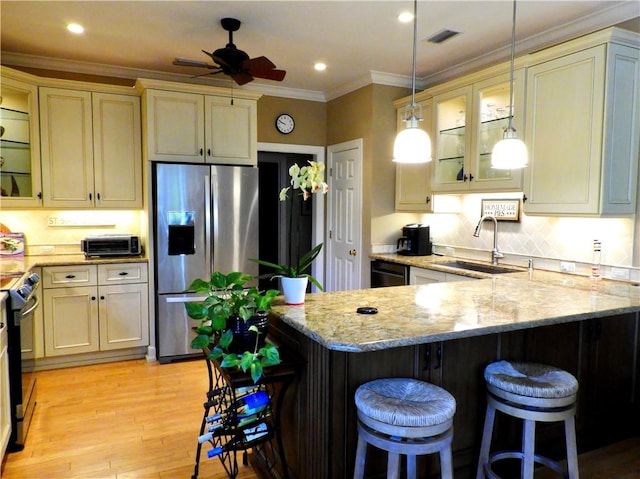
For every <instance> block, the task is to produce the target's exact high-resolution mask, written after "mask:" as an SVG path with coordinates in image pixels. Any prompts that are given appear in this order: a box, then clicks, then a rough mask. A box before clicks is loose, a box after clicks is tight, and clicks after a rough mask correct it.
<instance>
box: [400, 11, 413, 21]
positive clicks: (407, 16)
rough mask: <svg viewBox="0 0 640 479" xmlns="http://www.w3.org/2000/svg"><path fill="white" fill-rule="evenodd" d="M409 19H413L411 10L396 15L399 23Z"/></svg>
mask: <svg viewBox="0 0 640 479" xmlns="http://www.w3.org/2000/svg"><path fill="white" fill-rule="evenodd" d="M411 20H413V13H411V12H402V13H401V14H400V15H398V21H399V22H400V23H409V22H410V21H411Z"/></svg>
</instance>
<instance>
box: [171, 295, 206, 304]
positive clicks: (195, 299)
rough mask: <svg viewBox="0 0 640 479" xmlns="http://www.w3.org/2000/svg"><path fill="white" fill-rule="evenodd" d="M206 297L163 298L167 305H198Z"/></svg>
mask: <svg viewBox="0 0 640 479" xmlns="http://www.w3.org/2000/svg"><path fill="white" fill-rule="evenodd" d="M207 298H208V296H169V297H168V298H165V301H166V302H167V303H200V302H202V301H204V300H205V299H207Z"/></svg>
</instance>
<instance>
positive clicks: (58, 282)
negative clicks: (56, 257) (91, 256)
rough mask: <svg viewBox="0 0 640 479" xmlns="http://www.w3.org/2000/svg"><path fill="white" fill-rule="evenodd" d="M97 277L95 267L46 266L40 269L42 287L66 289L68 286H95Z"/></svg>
mask: <svg viewBox="0 0 640 479" xmlns="http://www.w3.org/2000/svg"><path fill="white" fill-rule="evenodd" d="M97 282H98V275H97V270H96V267H95V265H74V266H47V267H45V268H42V286H43V288H45V289H49V288H66V287H70V286H95V285H96V284H97Z"/></svg>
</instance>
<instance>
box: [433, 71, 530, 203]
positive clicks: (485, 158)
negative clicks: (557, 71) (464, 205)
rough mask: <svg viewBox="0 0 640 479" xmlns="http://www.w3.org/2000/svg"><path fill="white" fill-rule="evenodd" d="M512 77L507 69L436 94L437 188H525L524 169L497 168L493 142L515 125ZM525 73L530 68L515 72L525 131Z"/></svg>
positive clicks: (518, 116) (518, 119)
mask: <svg viewBox="0 0 640 479" xmlns="http://www.w3.org/2000/svg"><path fill="white" fill-rule="evenodd" d="M509 77H510V75H509V73H504V74H500V75H496V76H494V77H491V78H487V79H484V80H481V81H480V80H478V81H476V82H473V83H469V81H470V80H468V79H467V80H465V79H464V78H463V79H461V80H458V81H456V82H452V84H451V86H452V89H451V90H448V91H442V92H440V93H437V94H435V95H434V97H433V125H434V130H435V142H434V143H435V146H434V155H433V162H434V164H433V171H434V180H433V191H434V192H465V191H503V190H506V191H514V190H519V189H521V188H522V171H521V170H495V169H493V168H491V151H492V149H493V145H495V143H497V142H498V141H499V140H501V139H502V135H503V132H504V129H505V128H506V127H507V125H508V124H509ZM524 77H525V71H524V69H518V70H517V71H516V72H515V75H514V100H513V102H514V107H513V113H514V118H513V123H514V128H515V129H516V131H517V132H518V134H519V135H523V133H524V128H523V112H524V95H525V89H524V85H525V83H524ZM465 83H467V84H466V85H465ZM455 85H464V86H458V87H455Z"/></svg>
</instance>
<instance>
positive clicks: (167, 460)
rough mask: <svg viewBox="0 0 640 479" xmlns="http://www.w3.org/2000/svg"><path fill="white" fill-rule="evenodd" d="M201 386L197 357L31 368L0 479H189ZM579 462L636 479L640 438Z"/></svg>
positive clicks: (204, 465) (217, 471)
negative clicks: (22, 416)
mask: <svg viewBox="0 0 640 479" xmlns="http://www.w3.org/2000/svg"><path fill="white" fill-rule="evenodd" d="M207 387H208V384H207V370H206V366H205V363H204V361H189V362H181V363H174V364H165V365H160V364H159V363H147V362H146V361H145V360H136V361H125V362H118V363H111V364H102V365H96V366H85V367H80V368H70V369H59V370H55V371H44V372H41V373H38V405H37V407H36V412H35V414H34V418H33V423H32V426H31V429H30V431H29V436H28V438H27V443H26V445H25V448H24V450H23V451H21V452H18V453H11V454H7V455H6V456H5V462H4V464H3V470H2V478H3V479H32V478H33V479H41V478H46V479H66V478H82V479H106V478H110V479H116V478H117V479H133V478H135V479H143V478H144V479H160V478H162V479H178V478H184V479H189V478H190V477H191V475H192V474H193V466H194V463H195V448H196V444H197V437H198V433H199V427H200V421H201V419H202V412H203V408H202V403H203V402H204V398H205V396H204V393H205V391H206V389H207ZM205 449H206V448H205ZM579 465H580V478H581V479H640V436H639V437H637V438H634V439H631V440H629V441H625V442H624V443H620V444H616V445H613V446H610V447H609V448H606V449H602V450H599V451H593V452H590V453H587V454H583V455H581V456H580V459H579ZM239 468H240V473H239V475H238V478H239V479H256V478H257V475H256V474H255V472H254V471H253V470H252V469H251V467H250V466H243V465H242V464H241V462H240V464H239ZM198 477H199V478H200V479H223V478H226V477H227V474H226V472H225V471H224V469H223V468H222V466H221V464H220V462H219V461H218V460H217V459H214V460H208V459H206V458H205V459H203V460H202V462H201V466H200V474H199V476H198ZM552 477H556V476H554V475H547V474H546V473H544V472H542V473H537V474H536V479H547V478H552ZM299 479H305V478H299ZM327 479H339V478H327Z"/></svg>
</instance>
